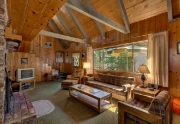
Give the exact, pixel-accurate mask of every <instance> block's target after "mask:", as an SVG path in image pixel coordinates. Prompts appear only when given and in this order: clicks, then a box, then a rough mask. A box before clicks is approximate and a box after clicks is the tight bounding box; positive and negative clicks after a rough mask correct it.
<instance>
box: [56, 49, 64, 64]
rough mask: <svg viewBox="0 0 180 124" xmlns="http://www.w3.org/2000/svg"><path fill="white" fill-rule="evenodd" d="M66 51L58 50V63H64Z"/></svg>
mask: <svg viewBox="0 0 180 124" xmlns="http://www.w3.org/2000/svg"><path fill="white" fill-rule="evenodd" d="M63 58H64V53H63V52H61V51H56V63H62V62H63V61H64V60H63Z"/></svg>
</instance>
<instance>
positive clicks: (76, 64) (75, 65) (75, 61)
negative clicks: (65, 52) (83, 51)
mask: <svg viewBox="0 0 180 124" xmlns="http://www.w3.org/2000/svg"><path fill="white" fill-rule="evenodd" d="M73 58H74V67H78V66H79V57H73Z"/></svg>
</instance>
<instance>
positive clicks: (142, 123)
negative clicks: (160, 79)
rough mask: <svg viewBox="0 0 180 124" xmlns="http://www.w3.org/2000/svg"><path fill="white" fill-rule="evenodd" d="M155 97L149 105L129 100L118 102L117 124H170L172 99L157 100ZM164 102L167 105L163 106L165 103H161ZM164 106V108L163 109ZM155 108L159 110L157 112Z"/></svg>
mask: <svg viewBox="0 0 180 124" xmlns="http://www.w3.org/2000/svg"><path fill="white" fill-rule="evenodd" d="M162 92H163V91H162ZM165 92H166V91H165ZM160 95H161V96H162V95H163V93H160ZM161 96H160V97H161ZM156 97H157V98H156ZM156 97H155V98H154V99H153V100H152V102H151V103H150V104H149V103H145V102H143V101H139V100H137V99H130V100H128V101H126V102H121V101H119V102H118V123H119V124H137V123H138V124H171V123H172V109H171V108H172V98H171V97H170V98H169V99H168V97H167V99H166V100H164V99H163V100H162V99H161V100H157V99H158V98H159V96H156ZM164 98H166V97H164ZM166 101H167V105H165V104H166V103H163V102H166ZM153 102H156V103H153ZM157 103H158V104H157ZM161 103H162V104H161ZM148 104H149V106H148ZM164 106H166V107H165V108H164ZM157 108H161V109H159V110H158V109H157Z"/></svg>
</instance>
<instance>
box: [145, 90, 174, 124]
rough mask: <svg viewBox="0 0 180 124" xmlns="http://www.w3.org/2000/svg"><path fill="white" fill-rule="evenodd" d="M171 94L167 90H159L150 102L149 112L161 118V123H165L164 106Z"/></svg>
mask: <svg viewBox="0 0 180 124" xmlns="http://www.w3.org/2000/svg"><path fill="white" fill-rule="evenodd" d="M170 98H171V96H170V94H169V92H168V91H161V92H160V93H159V94H158V95H157V96H156V97H155V98H154V99H153V101H152V102H151V105H150V108H149V110H148V111H149V113H152V114H156V115H158V116H161V117H162V118H163V124H166V122H165V121H166V116H165V115H166V106H167V104H168V103H169V100H170Z"/></svg>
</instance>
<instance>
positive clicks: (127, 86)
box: [86, 73, 135, 101]
mask: <svg viewBox="0 0 180 124" xmlns="http://www.w3.org/2000/svg"><path fill="white" fill-rule="evenodd" d="M134 81H135V78H134V77H125V76H115V75H110V74H102V73H98V74H95V75H94V80H93V78H92V77H91V78H90V79H88V81H87V82H86V84H87V85H89V86H91V87H95V88H98V89H101V90H104V91H107V92H110V93H114V94H117V95H122V96H125V98H126V99H127V98H128V93H129V94H130V92H128V90H132V89H133V87H134V85H132V84H133V83H134ZM131 86H133V87H131ZM123 101H124V99H123Z"/></svg>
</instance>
